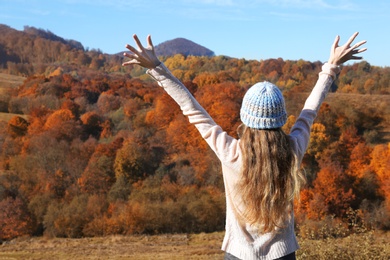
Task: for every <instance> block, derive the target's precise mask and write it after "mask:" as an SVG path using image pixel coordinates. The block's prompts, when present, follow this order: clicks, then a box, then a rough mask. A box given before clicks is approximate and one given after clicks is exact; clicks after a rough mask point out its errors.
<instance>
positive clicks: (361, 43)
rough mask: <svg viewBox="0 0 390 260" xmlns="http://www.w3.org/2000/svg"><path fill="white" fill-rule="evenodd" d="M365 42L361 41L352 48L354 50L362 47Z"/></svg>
mask: <svg viewBox="0 0 390 260" xmlns="http://www.w3.org/2000/svg"><path fill="white" fill-rule="evenodd" d="M366 42H367V41H361V42H358V43H356V44H355V45H354V46H353V47H354V49H355V48H359V47H360V46H362V45H363V44H365V43H366Z"/></svg>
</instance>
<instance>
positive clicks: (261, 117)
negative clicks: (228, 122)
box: [240, 81, 287, 129]
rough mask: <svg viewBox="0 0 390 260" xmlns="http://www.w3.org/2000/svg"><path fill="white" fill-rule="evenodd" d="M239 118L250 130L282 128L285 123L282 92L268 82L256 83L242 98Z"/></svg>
mask: <svg viewBox="0 0 390 260" xmlns="http://www.w3.org/2000/svg"><path fill="white" fill-rule="evenodd" d="M240 117H241V121H242V123H244V124H245V125H246V126H248V127H250V128H255V129H273V128H279V127H282V126H283V125H284V124H285V123H286V121H287V114H286V108H285V105H284V98H283V95H282V92H280V90H279V88H278V87H277V86H275V85H274V84H272V83H270V82H267V81H265V82H259V83H256V84H255V85H253V86H252V87H250V88H249V89H248V91H247V92H246V94H245V96H244V99H243V101H242V105H241V110H240Z"/></svg>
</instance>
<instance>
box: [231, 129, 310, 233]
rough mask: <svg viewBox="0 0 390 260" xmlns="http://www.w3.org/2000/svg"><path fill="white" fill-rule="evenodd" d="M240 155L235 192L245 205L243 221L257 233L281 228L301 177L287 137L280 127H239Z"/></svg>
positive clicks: (297, 195) (301, 181)
mask: <svg viewBox="0 0 390 260" xmlns="http://www.w3.org/2000/svg"><path fill="white" fill-rule="evenodd" d="M239 135H240V139H241V141H240V145H241V150H242V154H243V168H242V180H241V181H240V183H239V184H238V187H237V189H238V192H239V194H240V195H241V196H242V201H243V202H244V204H245V212H244V213H242V214H243V216H242V217H243V218H244V220H245V222H247V223H249V224H251V225H254V226H256V227H258V228H259V231H261V232H272V231H274V230H275V229H277V228H282V227H284V225H285V224H286V222H287V220H288V219H289V218H290V217H291V211H292V210H293V209H292V203H293V200H294V198H296V197H299V192H300V188H301V186H302V185H303V184H304V183H305V177H304V175H303V174H302V172H301V171H299V169H298V167H299V166H298V164H299V163H298V161H297V157H296V155H295V153H294V152H293V150H292V148H291V144H290V141H289V139H288V136H287V134H285V133H284V132H283V130H282V129H281V128H277V129H267V130H259V129H253V128H250V127H247V126H245V125H244V124H242V125H241V126H240V127H239Z"/></svg>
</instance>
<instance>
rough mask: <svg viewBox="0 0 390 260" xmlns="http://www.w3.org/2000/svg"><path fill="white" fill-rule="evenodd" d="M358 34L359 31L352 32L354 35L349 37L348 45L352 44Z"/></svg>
mask: <svg viewBox="0 0 390 260" xmlns="http://www.w3.org/2000/svg"><path fill="white" fill-rule="evenodd" d="M358 34H359V33H358V32H355V33H354V34H352V36H351V37H349V39H348V41H347V43H346V45H347V46H349V45H351V43H352V42H353V41H354V40H355V38H356V36H358Z"/></svg>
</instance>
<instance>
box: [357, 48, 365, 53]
mask: <svg viewBox="0 0 390 260" xmlns="http://www.w3.org/2000/svg"><path fill="white" fill-rule="evenodd" d="M366 50H367V48H363V49H360V50H357V53H361V52H363V51H366Z"/></svg>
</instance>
